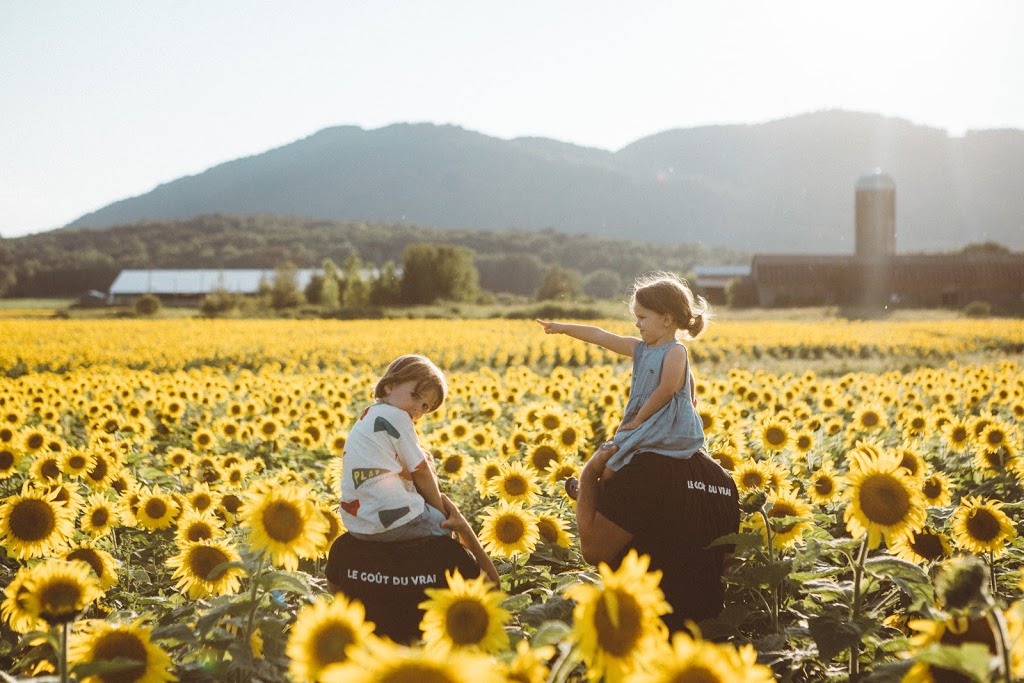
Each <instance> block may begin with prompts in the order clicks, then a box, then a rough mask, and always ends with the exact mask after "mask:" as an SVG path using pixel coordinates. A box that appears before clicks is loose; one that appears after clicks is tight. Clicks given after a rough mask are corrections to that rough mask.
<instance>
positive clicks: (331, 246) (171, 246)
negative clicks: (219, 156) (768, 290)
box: [0, 215, 750, 298]
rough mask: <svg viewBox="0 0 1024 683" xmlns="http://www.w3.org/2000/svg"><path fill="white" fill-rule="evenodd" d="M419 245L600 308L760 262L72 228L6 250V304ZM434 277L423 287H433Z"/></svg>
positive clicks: (732, 256) (236, 222)
mask: <svg viewBox="0 0 1024 683" xmlns="http://www.w3.org/2000/svg"><path fill="white" fill-rule="evenodd" d="M417 245H421V246H424V248H426V247H427V246H429V245H448V246H450V247H453V248H458V249H460V250H462V251H459V252H458V254H468V255H469V258H470V259H471V260H472V265H473V267H474V269H475V271H476V273H477V276H478V282H477V285H478V287H479V289H480V290H482V291H486V292H491V293H494V294H510V295H518V296H526V297H534V296H535V295H536V294H537V293H538V290H540V289H542V288H548V289H550V288H555V289H557V288H558V287H569V288H575V289H577V290H578V291H580V292H582V293H585V294H587V295H589V296H593V297H595V298H605V297H613V296H618V295H621V294H622V292H623V291H624V290H625V289H626V287H628V284H629V283H630V282H631V281H632V279H633V278H634V277H636V276H637V275H640V274H642V273H646V272H650V271H652V270H670V271H673V272H677V273H680V274H683V275H685V274H688V273H691V271H692V270H693V267H694V266H695V265H697V264H709V265H710V264H726V263H744V262H747V261H749V259H750V254H749V253H745V252H741V251H737V250H731V249H727V248H722V247H714V248H708V247H705V246H703V245H702V244H699V243H695V242H687V241H686V235H685V234H681V235H680V243H679V244H660V243H651V242H639V241H631V240H625V239H618V238H610V237H594V236H591V235H570V234H564V233H559V232H555V231H554V230H540V231H526V230H501V231H474V230H442V229H436V228H429V227H422V226H414V225H406V224H399V223H372V222H362V221H345V222H339V221H319V220H311V219H303V218H296V217H288V216H274V215H255V216H227V215H212V216H200V217H196V218H192V219H188V220H173V221H145V222H140V223H135V224H130V225H121V226H114V227H109V228H74V229H71V228H67V229H62V230H54V231H50V232H46V233H41V234H38V235H27V236H24V237H18V238H11V239H3V240H0V296H7V297H69V296H78V295H80V294H82V293H84V292H86V291H88V290H99V291H106V290H107V289H109V287H110V284H111V283H112V282H113V280H114V278H115V277H116V276H117V274H118V272H120V271H121V270H122V269H128V268H133V269H145V268H279V267H281V266H282V265H284V264H287V265H289V266H293V267H296V268H319V267H321V266H322V265H323V263H324V261H325V260H330V261H331V262H333V263H335V264H341V265H344V264H347V263H350V262H352V260H353V259H357V260H358V262H359V263H360V264H362V265H364V266H367V267H371V268H376V269H380V270H383V269H384V268H385V266H386V265H387V264H392V265H391V267H393V268H399V267H401V264H402V263H403V260H404V259H405V258H406V257H407V256H408V254H407V249H408V248H409V247H411V246H417ZM433 248H437V246H434V247H433ZM458 258H463V256H461V255H460V256H458ZM426 261H428V262H429V259H426ZM435 274H436V273H435ZM431 275H433V274H429V273H428V274H424V275H423V276H422V277H423V278H427V280H428V281H429V278H430V276H431ZM417 277H420V276H419V275H417V274H416V273H403V277H402V278H401V281H402V283H403V284H404V283H405V282H416V278H417ZM424 291H429V288H426V287H425V286H424V285H423V282H422V281H420V282H419V284H416V285H409V289H408V290H405V291H404V292H403V293H404V294H405V295H412V296H415V295H416V293H420V292H424ZM441 298H443V296H442V297H441Z"/></svg>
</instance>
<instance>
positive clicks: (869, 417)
mask: <svg viewBox="0 0 1024 683" xmlns="http://www.w3.org/2000/svg"><path fill="white" fill-rule="evenodd" d="M878 422H879V417H878V414H877V413H871V412H869V413H864V416H863V417H862V418H861V420H860V423H861V424H862V425H864V426H865V427H875V426H877V425H878Z"/></svg>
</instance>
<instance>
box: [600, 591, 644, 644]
mask: <svg viewBox="0 0 1024 683" xmlns="http://www.w3.org/2000/svg"><path fill="white" fill-rule="evenodd" d="M609 590H610V591H611V592H612V593H613V596H602V597H601V599H600V600H598V602H597V606H596V607H595V610H594V629H595V630H596V631H597V642H598V645H599V646H600V647H601V649H602V650H604V651H605V652H608V653H609V654H610V655H612V656H613V657H626V656H628V655H629V654H630V653H631V652H632V651H633V649H634V647H635V646H636V644H637V642H638V641H639V640H640V636H641V635H642V634H643V620H642V616H643V613H642V611H641V610H640V605H639V604H638V603H637V601H636V598H634V597H633V596H632V595H630V594H629V593H625V592H623V591H621V590H617V589H609ZM610 597H611V599H612V600H614V601H615V603H616V607H617V609H615V611H614V613H613V611H612V609H611V608H610V606H609V598H610ZM613 617H614V618H613Z"/></svg>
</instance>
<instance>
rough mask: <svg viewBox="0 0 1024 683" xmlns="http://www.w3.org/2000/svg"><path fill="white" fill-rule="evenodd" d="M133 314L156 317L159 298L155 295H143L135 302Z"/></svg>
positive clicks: (158, 308)
mask: <svg viewBox="0 0 1024 683" xmlns="http://www.w3.org/2000/svg"><path fill="white" fill-rule="evenodd" d="M135 312H136V313H138V314H139V315H147V316H148V315H156V314H157V313H159V312H160V297H158V296H157V295H156V294H143V295H142V296H140V297H139V298H138V299H136V300H135Z"/></svg>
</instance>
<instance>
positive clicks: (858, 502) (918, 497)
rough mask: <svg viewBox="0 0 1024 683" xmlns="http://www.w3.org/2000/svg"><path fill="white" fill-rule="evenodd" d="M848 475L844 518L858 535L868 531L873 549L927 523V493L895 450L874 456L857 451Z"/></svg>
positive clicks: (855, 534) (848, 528) (847, 526)
mask: <svg viewBox="0 0 1024 683" xmlns="http://www.w3.org/2000/svg"><path fill="white" fill-rule="evenodd" d="M851 457H852V458H853V460H852V462H851V467H850V473H849V474H848V475H847V489H846V492H845V494H844V499H845V500H847V501H848V504H847V506H846V511H845V513H844V514H843V517H844V519H845V521H846V528H847V530H848V531H849V532H850V535H851V536H853V537H854V538H860V537H861V536H864V535H865V534H867V542H868V547H869V548H877V547H878V544H879V543H880V541H881V539H882V538H883V537H884V538H885V540H886V544H887V545H888V544H889V543H890V542H891V541H893V540H895V539H896V538H898V537H899V536H901V535H904V534H907V533H909V532H911V531H916V530H918V529H920V528H921V527H923V526H924V523H925V518H926V514H925V507H924V495H923V494H922V493H921V491H920V489H919V488H918V487H917V486H916V485H915V482H914V481H913V480H912V479H911V478H910V477H909V476H908V475H907V471H906V470H905V469H903V467H902V465H901V458H900V457H899V456H898V455H896V454H895V453H882V454H879V455H878V456H877V457H871V456H869V455H867V454H866V453H855V454H853V455H852V456H851Z"/></svg>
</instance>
